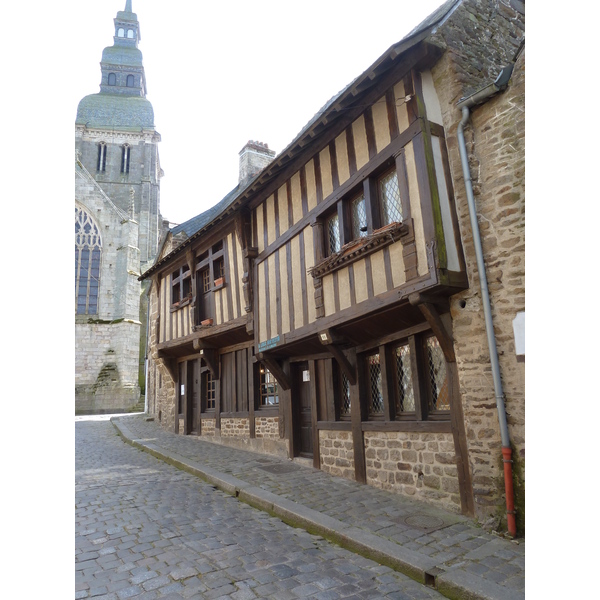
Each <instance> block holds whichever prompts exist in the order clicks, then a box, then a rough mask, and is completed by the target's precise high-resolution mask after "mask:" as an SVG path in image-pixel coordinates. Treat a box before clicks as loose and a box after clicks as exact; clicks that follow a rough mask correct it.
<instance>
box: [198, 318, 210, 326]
mask: <svg viewBox="0 0 600 600" xmlns="http://www.w3.org/2000/svg"><path fill="white" fill-rule="evenodd" d="M200 324H201V325H212V324H213V320H212V319H204V321H200Z"/></svg>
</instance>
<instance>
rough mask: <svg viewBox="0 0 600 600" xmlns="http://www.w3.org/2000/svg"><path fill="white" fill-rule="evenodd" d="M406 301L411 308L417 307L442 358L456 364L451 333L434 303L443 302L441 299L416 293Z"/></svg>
mask: <svg viewBox="0 0 600 600" xmlns="http://www.w3.org/2000/svg"><path fill="white" fill-rule="evenodd" d="M408 300H409V302H410V303H411V304H412V305H413V306H418V307H419V310H420V311H421V312H422V313H423V316H424V317H425V319H426V320H427V322H428V323H429V325H430V327H431V329H432V331H433V333H434V334H435V337H436V338H437V339H438V341H439V343H440V347H441V348H442V352H443V353H444V358H445V359H446V360H447V361H448V362H450V363H453V362H456V355H455V354H454V339H453V338H452V333H451V332H449V331H448V329H447V328H446V326H445V325H444V323H443V321H442V318H441V317H440V313H439V312H438V309H437V308H436V306H435V304H436V303H438V304H440V303H442V302H444V300H443V299H442V298H437V297H435V296H433V297H432V296H428V295H425V294H420V293H418V292H417V293H414V294H411V295H410V296H409V297H408Z"/></svg>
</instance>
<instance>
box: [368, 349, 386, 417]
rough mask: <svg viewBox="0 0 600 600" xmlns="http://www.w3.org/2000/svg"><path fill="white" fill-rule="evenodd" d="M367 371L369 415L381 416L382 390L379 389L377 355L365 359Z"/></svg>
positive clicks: (379, 371) (379, 368) (379, 367)
mask: <svg viewBox="0 0 600 600" xmlns="http://www.w3.org/2000/svg"><path fill="white" fill-rule="evenodd" d="M367 371H368V380H367V385H368V395H369V415H372V416H378V415H382V414H383V390H382V387H381V365H380V363H379V354H372V355H371V356H369V357H367Z"/></svg>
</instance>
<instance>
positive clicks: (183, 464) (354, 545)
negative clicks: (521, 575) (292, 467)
mask: <svg viewBox="0 0 600 600" xmlns="http://www.w3.org/2000/svg"><path fill="white" fill-rule="evenodd" d="M110 422H111V423H112V424H113V426H114V427H115V429H116V430H117V432H118V433H119V435H120V436H121V437H122V438H123V440H124V441H125V442H127V443H128V444H130V445H131V446H133V447H135V448H138V449H139V450H143V451H144V452H148V453H149V454H151V455H152V456H154V457H155V458H157V459H159V460H162V461H164V462H166V463H168V464H171V465H173V466H174V467H177V468H178V469H181V470H183V471H186V472H187V473H190V474H191V475H194V476H196V477H199V478H200V479H202V480H203V481H205V482H206V483H208V484H210V485H212V486H214V487H215V488H217V489H219V490H221V491H223V492H225V493H227V494H229V495H231V496H234V497H235V498H237V499H238V500H240V501H242V502H244V503H246V504H249V505H250V506H252V507H254V508H256V509H259V510H262V511H264V512H267V513H269V514H270V515H272V516H274V517H277V518H279V519H281V520H282V521H283V522H284V523H287V524H288V525H291V526H293V527H299V528H301V529H304V530H306V531H308V532H309V533H312V534H315V535H320V536H321V537H323V538H325V539H327V540H329V541H331V542H333V543H335V544H338V545H339V546H341V547H343V548H345V549H347V550H350V551H352V552H354V553H356V554H359V555H361V556H364V557H365V558H368V559H370V560H374V561H377V562H379V563H380V564H382V565H386V566H388V567H390V568H392V569H394V570H395V571H398V572H400V573H403V574H404V575H407V576H408V577H410V578H412V579H414V580H415V581H418V582H419V583H421V584H423V585H427V586H428V587H433V588H434V589H436V590H437V591H438V592H440V594H442V595H443V596H445V597H446V598H450V599H451V600H515V594H514V591H511V590H509V589H507V588H504V587H502V586H500V585H498V584H495V583H493V582H490V581H487V580H485V579H483V578H480V577H477V576H475V575H472V574H470V573H466V572H465V571H461V570H452V571H443V570H442V569H439V568H437V567H436V564H437V561H436V560H435V559H432V558H430V557H429V556H427V555H424V554H421V553H419V552H415V551H414V550H409V549H407V548H403V547H402V546H401V545H399V544H396V543H395V542H393V541H390V540H387V539H385V538H382V537H380V536H378V535H375V534H373V533H369V532H368V531H364V530H362V529H359V528H357V527H352V526H350V525H348V524H346V523H344V522H342V521H339V520H337V519H334V518H333V517H330V516H328V515H324V514H322V513H320V512H318V511H316V510H313V509H311V508H308V507H306V506H303V505H302V504H298V503H297V502H294V501H292V500H288V499H287V498H282V497H281V496H278V495H277V494H273V493H272V492H269V491H267V490H264V489H262V488H259V487H256V486H253V485H252V484H250V483H248V482H246V481H243V480H241V479H238V478H237V477H233V476H232V475H227V474H225V473H221V472H219V471H217V470H215V469H212V468H210V467H208V466H206V465H201V464H200V463H198V462H196V461H193V460H190V459H189V458H185V457H183V456H180V455H178V454H176V453H174V452H170V451H166V450H164V449H163V448H161V447H160V446H158V445H156V444H153V443H152V442H151V441H147V440H143V439H136V437H135V435H134V434H133V433H132V432H131V430H130V429H129V428H128V427H127V425H125V424H124V423H123V422H122V421H120V419H119V417H116V418H115V417H113V418H111V419H110ZM520 597H521V596H520V595H519V598H520Z"/></svg>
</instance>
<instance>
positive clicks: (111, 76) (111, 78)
mask: <svg viewBox="0 0 600 600" xmlns="http://www.w3.org/2000/svg"><path fill="white" fill-rule="evenodd" d="M108 85H117V76H116V75H115V74H114V73H109V74H108Z"/></svg>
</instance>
